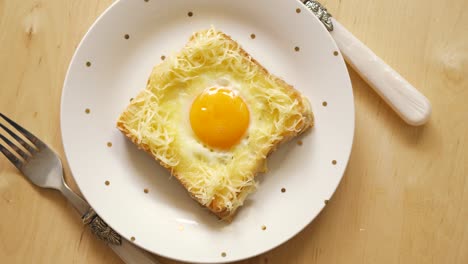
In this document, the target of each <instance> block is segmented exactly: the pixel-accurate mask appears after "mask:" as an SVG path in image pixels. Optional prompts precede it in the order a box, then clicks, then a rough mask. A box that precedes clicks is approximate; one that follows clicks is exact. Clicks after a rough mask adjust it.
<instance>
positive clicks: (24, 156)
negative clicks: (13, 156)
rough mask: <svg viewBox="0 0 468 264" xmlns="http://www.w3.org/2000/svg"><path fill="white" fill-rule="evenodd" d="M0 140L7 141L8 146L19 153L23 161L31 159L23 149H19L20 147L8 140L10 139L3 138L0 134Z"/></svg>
mask: <svg viewBox="0 0 468 264" xmlns="http://www.w3.org/2000/svg"><path fill="white" fill-rule="evenodd" d="M0 139H2V140H3V141H5V142H6V143H7V144H8V146H10V147H11V148H12V149H13V150H14V151H15V152H16V153H18V154H19V155H20V156H21V157H22V158H23V159H25V160H27V159H28V158H29V155H28V154H26V152H24V151H23V150H22V149H20V148H18V146H16V145H15V143H13V142H11V141H10V140H8V138H6V137H5V136H3V135H2V134H0Z"/></svg>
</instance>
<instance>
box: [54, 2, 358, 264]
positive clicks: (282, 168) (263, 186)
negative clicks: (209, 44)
mask: <svg viewBox="0 0 468 264" xmlns="http://www.w3.org/2000/svg"><path fill="white" fill-rule="evenodd" d="M297 9H299V10H300V11H298V10H297ZM189 12H191V13H190V14H191V16H189ZM211 25H213V26H215V27H216V28H217V29H220V30H222V31H224V32H226V33H227V34H229V35H231V36H232V37H233V38H234V39H235V40H237V41H238V42H239V43H240V44H241V45H242V46H243V47H244V48H245V49H246V50H247V51H248V52H249V53H250V54H251V55H252V56H253V57H254V58H256V59H258V61H260V63H261V64H263V65H264V66H265V67H266V68H267V69H269V70H270V71H271V72H273V73H274V74H276V75H278V76H280V77H282V78H284V79H285V80H286V81H287V82H289V83H290V84H293V85H294V86H295V87H296V88H297V89H298V90H300V91H302V92H303V93H304V94H305V95H306V96H307V97H308V98H309V99H310V101H311V103H312V107H313V110H314V113H315V117H316V126H315V128H314V129H313V130H312V131H311V133H308V134H307V135H306V136H304V137H303V138H302V139H301V140H302V141H303V145H302V146H298V145H297V144H296V141H294V142H291V143H290V144H287V145H285V146H283V147H281V148H280V150H279V151H278V152H276V153H274V154H273V155H272V156H271V158H270V161H269V167H270V171H269V172H268V173H267V174H265V175H261V176H259V177H258V180H259V181H260V184H259V189H258V191H257V192H256V193H255V194H253V195H251V196H250V197H249V198H248V200H247V201H246V204H245V206H243V207H242V208H241V209H240V210H239V212H238V214H237V216H236V217H235V219H234V221H233V222H232V223H230V224H226V223H223V222H220V221H218V220H217V219H216V218H215V217H214V216H213V215H211V214H210V213H209V212H207V211H206V210H204V209H202V208H201V207H200V206H198V205H197V203H196V202H194V201H193V200H192V199H191V198H189V196H188V195H187V194H186V192H185V190H184V189H183V188H182V187H181V186H180V185H179V183H178V182H177V181H176V180H174V179H171V178H170V176H169V174H168V173H167V172H166V171H165V170H164V169H162V168H161V167H160V166H159V165H158V164H157V163H156V162H155V161H153V160H152V158H150V157H149V156H148V155H147V154H146V153H144V152H142V151H139V150H137V148H136V147H135V146H134V145H133V144H132V143H130V142H129V141H128V140H127V139H126V138H124V136H123V135H122V134H121V133H120V132H119V131H118V130H117V129H116V127H115V125H116V120H117V117H118V116H119V114H120V113H121V112H122V111H123V110H124V109H125V107H126V106H127V104H128V102H129V99H130V98H131V97H133V96H135V95H136V94H137V93H138V92H139V91H140V90H142V89H144V87H145V84H146V81H147V78H148V76H149V74H150V72H151V70H152V67H153V66H154V65H155V64H157V63H159V62H160V58H161V56H162V55H164V56H169V55H170V54H171V53H172V52H176V51H178V50H179V49H180V48H182V47H183V46H184V45H185V43H186V41H187V40H188V38H189V36H190V35H191V34H192V33H193V32H194V31H197V30H200V29H204V28H208V27H210V26H211ZM126 34H128V36H127V37H128V38H126ZM251 34H255V36H256V37H255V39H252V38H251ZM295 47H299V51H296V50H295ZM337 50H338V48H337V47H336V45H335V43H334V42H333V40H332V38H331V37H330V35H329V34H328V32H327V31H326V30H325V29H324V27H323V26H322V25H321V24H320V22H319V21H318V20H317V19H316V18H315V17H314V15H313V14H312V13H311V12H310V11H308V10H307V9H306V8H305V7H304V6H303V5H302V4H301V3H300V2H299V1H297V2H296V1H292V0H275V1H272V0H256V1H250V0H242V1H239V0H238V1H233V0H218V1H211V0H196V1H194V0H177V1H176V0H149V1H145V0H121V1H116V2H115V3H114V4H113V5H112V6H111V7H110V8H109V9H108V10H107V11H106V12H105V13H104V15H102V16H101V17H100V18H99V19H98V20H97V21H96V23H95V24H94V25H93V27H92V28H91V29H90V31H89V32H88V34H87V35H86V36H85V37H84V39H83V41H82V42H81V44H80V46H79V48H78V49H77V51H76V54H75V56H74V57H73V60H72V62H71V65H70V68H69V71H68V74H67V78H66V81H65V87H64V90H63V97H62V109H61V124H62V135H63V142H64V146H65V152H66V155H67V159H68V162H69V164H70V167H71V170H72V173H73V175H74V177H75V179H76V181H77V183H78V185H79V187H80V189H81V191H82V192H83V194H84V196H85V197H86V199H87V200H88V201H89V203H90V204H91V205H92V207H94V209H95V210H96V211H97V212H98V214H99V215H100V216H101V217H102V218H103V219H104V220H105V221H106V222H107V223H109V224H110V225H111V226H112V227H113V228H114V229H115V230H116V231H117V232H119V233H120V234H122V236H124V237H125V238H127V239H131V238H132V237H133V238H135V241H134V243H135V244H137V245H138V246H141V247H143V248H145V249H147V250H149V251H151V252H154V253H156V254H159V255H162V256H165V257H169V258H172V259H177V260H182V261H188V262H203V263H216V262H230V261H235V260H240V259H245V258H248V257H252V256H255V255H258V254H260V253H263V252H265V251H267V250H270V249H272V248H274V247H276V246H278V245H280V244H281V243H283V242H285V241H287V240H288V239H290V238H291V237H292V236H294V235H295V234H297V233H298V232H299V231H301V230H302V229H303V228H304V227H305V226H307V224H309V223H310V222H311V221H312V220H313V219H314V218H315V217H316V216H317V214H318V213H319V212H320V211H321V210H322V208H323V207H324V205H325V204H324V201H325V200H328V199H330V197H331V196H332V194H333V192H334V191H335V189H336V187H337V185H338V183H339V182H340V180H341V177H342V175H343V173H344V170H345V168H346V164H347V162H348V158H349V155H350V151H351V147H352V141H353V134H354V103H353V94H352V89H351V83H350V80H349V76H348V73H347V70H346V67H345V64H344V62H343V59H342V57H341V55H338V56H335V55H334V52H335V51H337ZM88 62H89V63H90V65H89V63H88ZM324 102H327V105H326V106H324V105H323V104H324ZM85 109H89V110H90V112H89V113H86V111H85ZM108 142H111V143H112V147H108V146H107V144H108ZM332 161H336V164H333V163H334V162H332ZM106 181H108V182H109V183H110V184H109V185H106V184H105V182H106ZM282 188H285V190H286V191H285V192H282V191H281V189H282ZM145 189H147V190H148V191H149V193H145V192H144V190H145ZM262 226H265V227H266V230H262Z"/></svg>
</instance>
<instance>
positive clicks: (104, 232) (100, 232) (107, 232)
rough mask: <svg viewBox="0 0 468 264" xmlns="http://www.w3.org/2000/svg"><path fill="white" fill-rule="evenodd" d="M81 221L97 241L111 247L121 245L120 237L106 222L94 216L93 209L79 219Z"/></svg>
mask: <svg viewBox="0 0 468 264" xmlns="http://www.w3.org/2000/svg"><path fill="white" fill-rule="evenodd" d="M81 220H82V221H83V224H85V225H88V226H89V228H90V229H91V232H92V233H93V234H94V235H96V236H97V237H98V238H99V239H101V240H103V241H105V242H107V243H110V244H113V245H118V246H120V245H122V237H121V236H120V235H119V234H117V232H115V231H114V230H113V229H112V228H111V227H110V226H109V225H108V224H106V222H104V220H102V219H101V217H99V216H98V215H97V214H96V212H95V211H94V210H93V208H89V210H88V212H86V213H85V214H84V215H83V216H82V217H81Z"/></svg>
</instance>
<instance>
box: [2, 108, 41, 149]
mask: <svg viewBox="0 0 468 264" xmlns="http://www.w3.org/2000/svg"><path fill="white" fill-rule="evenodd" d="M0 116H1V117H3V119H5V120H6V121H7V122H8V123H9V124H10V125H11V126H13V127H14V128H16V130H18V131H19V132H20V133H21V134H23V136H25V137H26V138H27V139H29V140H30V141H31V142H32V143H33V144H34V145H35V146H36V147H37V148H38V149H43V148H46V147H47V145H46V144H45V143H44V142H42V141H41V140H40V139H38V138H37V137H36V136H34V135H33V134H31V133H30V132H29V131H27V130H26V129H24V128H23V127H22V126H20V125H18V124H17V123H15V122H14V121H13V120H11V119H10V118H8V117H6V116H5V115H4V114H2V113H0Z"/></svg>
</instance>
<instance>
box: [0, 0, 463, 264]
mask: <svg viewBox="0 0 468 264" xmlns="http://www.w3.org/2000/svg"><path fill="white" fill-rule="evenodd" d="M135 1H137V0H135ZM141 1H143V0H141ZM291 1H292V0H291ZM111 2H112V1H111V0H21V1H19V0H18V1H15V0H0V43H1V44H0V112H2V113H4V114H7V115H8V116H10V117H11V118H13V119H15V120H16V121H18V122H19V123H21V124H23V125H25V126H26V127H28V128H29V129H30V130H32V131H33V132H34V133H35V134H37V135H38V136H40V137H41V138H43V139H44V141H46V142H48V143H50V144H51V145H52V146H53V147H54V148H55V149H56V150H57V151H58V152H59V153H60V154H61V155H62V157H63V156H64V153H63V148H62V143H61V134H60V127H59V115H60V113H59V109H60V96H61V91H62V83H63V80H64V77H65V72H66V70H67V67H68V63H69V62H70V60H71V57H72V55H73V52H74V50H75V48H76V47H77V45H78V43H79V41H80V39H81V38H82V37H83V35H84V34H85V32H86V31H87V29H88V27H89V26H90V25H91V24H92V23H93V21H94V20H95V19H96V17H97V16H98V15H99V14H101V13H102V12H103V11H104V10H105V9H106V7H108V6H109V5H110V4H111ZM448 2H450V3H448ZM323 3H324V4H326V5H327V6H328V9H329V10H330V11H331V12H332V13H333V14H334V16H335V17H336V18H337V19H339V20H340V21H341V22H342V24H344V25H345V26H347V27H348V29H349V30H350V31H352V32H354V33H355V35H356V36H357V37H358V38H360V39H361V40H362V41H363V42H364V43H366V44H367V45H368V46H369V47H371V48H372V49H373V50H374V51H375V52H376V53H377V54H379V55H380V56H381V57H382V58H383V59H384V60H385V61H387V63H389V64H390V65H392V66H393V67H394V68H395V69H397V70H398V71H399V72H400V73H401V74H402V75H403V76H405V77H406V78H407V79H408V80H409V81H410V82H411V83H413V84H414V85H415V87H417V88H418V89H419V90H420V91H422V92H423V93H424V94H425V95H426V96H427V97H428V98H429V99H430V100H431V102H432V105H433V115H432V118H431V120H430V122H429V123H428V124H427V125H426V126H424V127H410V126H408V125H406V124H405V123H404V122H403V121H401V120H400V119H399V118H398V117H397V116H396V115H395V114H394V113H393V112H392V110H391V109H390V108H389V107H388V106H387V105H386V104H385V103H384V102H383V101H382V100H381V99H380V98H379V97H378V96H377V95H376V94H375V93H374V92H373V91H372V90H371V89H370V88H369V87H368V86H367V85H366V84H365V83H364V82H363V80H361V79H360V78H359V77H358V76H357V74H356V73H355V72H353V71H352V70H350V74H351V79H352V82H353V86H354V93H355V102H356V134H355V142H354V149H353V152H352V155H351V160H350V162H349V166H348V169H347V172H346V174H345V176H344V178H343V181H342V182H341V184H340V186H339V188H338V190H337V192H336V194H335V195H334V196H333V198H332V199H331V200H330V202H329V203H328V206H327V207H326V209H325V210H324V211H323V212H322V213H321V214H320V216H319V217H318V218H317V219H316V220H315V221H314V222H313V223H312V224H311V225H309V226H308V227H307V228H306V229H305V230H304V231H303V232H302V233H300V234H299V235H298V236H296V237H295V238H293V239H292V240H290V241H289V242H287V243H285V244H284V245H282V246H280V247H278V248H277V249H275V250H273V251H271V252H268V253H266V254H264V255H262V256H258V257H256V258H253V259H251V260H248V261H244V262H241V263H244V264H247V263H251V264H266V263H270V264H271V263H275V264H283V263H297V264H309V263H329V264H331V263H346V264H350V263H359V264H361V263H460V264H465V263H468V154H467V153H468V151H467V150H468V102H467V101H468V12H466V10H467V9H468V2H467V1H466V0H451V1H437V0H412V1H407V0H392V1H373V0H360V1H358V0H348V1H341V0H327V1H323ZM67 171H68V169H67ZM68 175H70V174H69V173H68ZM68 180H69V181H71V179H70V177H68ZM161 262H162V263H175V262H173V261H170V260H165V259H161ZM0 263H47V264H48V263H87V264H94V263H107V264H109V263H121V261H120V260H119V259H118V258H117V257H116V256H115V255H114V254H113V253H112V251H111V250H109V248H107V247H106V246H105V245H103V243H101V242H100V241H98V240H96V239H95V238H94V237H93V236H92V234H90V232H89V231H88V230H87V229H85V228H84V227H83V226H82V224H81V222H80V219H79V217H78V215H77V214H76V213H75V212H74V210H73V208H72V207H71V206H70V205H68V204H67V202H66V201H65V200H64V199H63V198H61V196H60V194H58V193H55V192H52V191H44V190H40V189H38V188H35V187H33V186H32V185H31V184H30V183H28V182H27V181H26V180H25V179H24V178H23V177H22V176H21V175H20V174H19V173H18V171H17V170H16V169H15V168H14V167H12V166H11V165H10V164H9V163H8V162H7V160H6V159H4V158H3V157H1V158H0Z"/></svg>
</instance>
